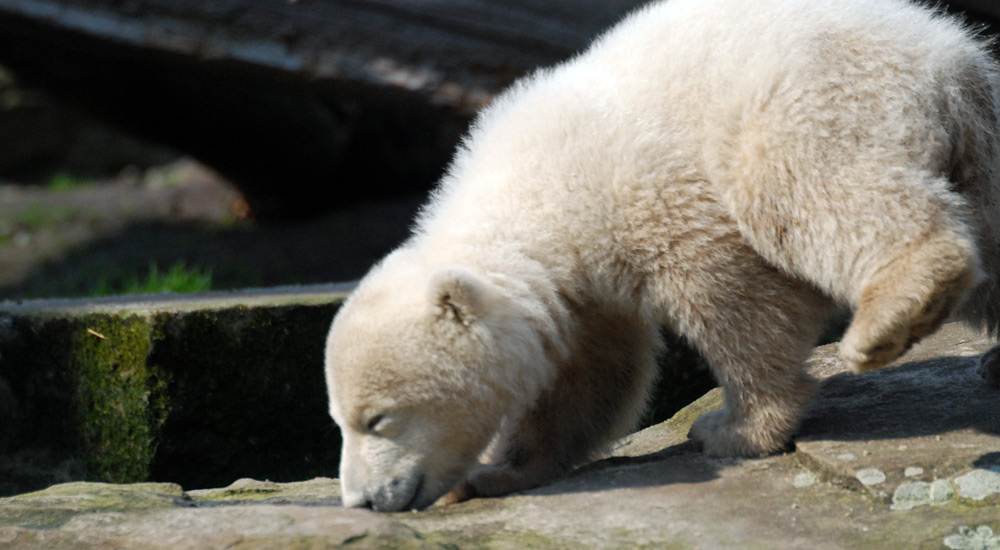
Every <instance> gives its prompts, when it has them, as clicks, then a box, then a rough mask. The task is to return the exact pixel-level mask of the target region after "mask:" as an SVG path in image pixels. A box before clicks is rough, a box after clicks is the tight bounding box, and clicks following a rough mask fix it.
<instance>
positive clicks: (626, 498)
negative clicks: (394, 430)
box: [0, 325, 1000, 550]
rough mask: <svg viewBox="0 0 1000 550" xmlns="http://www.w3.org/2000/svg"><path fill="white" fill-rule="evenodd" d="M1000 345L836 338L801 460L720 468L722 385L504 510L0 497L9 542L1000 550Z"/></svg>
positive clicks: (74, 495)
mask: <svg viewBox="0 0 1000 550" xmlns="http://www.w3.org/2000/svg"><path fill="white" fill-rule="evenodd" d="M991 344H992V341H991V340H990V339H987V338H984V337H983V336H982V335H979V334H977V333H974V332H971V331H969V330H968V329H965V328H963V327H961V326H958V325H947V326H946V327H944V328H943V329H942V330H941V331H939V332H938V333H937V334H935V335H934V336H933V337H931V338H929V339H927V340H926V341H925V342H922V343H920V344H918V345H917V346H916V347H915V348H914V349H913V350H912V351H911V352H910V353H909V354H907V355H906V356H905V357H904V358H903V359H902V360H901V361H900V362H899V363H900V364H898V365H896V366H894V367H890V368H887V369H885V370H881V371H876V372H871V373H867V374H864V375H852V374H848V373H846V372H844V369H843V367H842V365H841V363H840V360H839V357H838V356H837V351H836V345H828V346H823V347H820V348H818V349H817V351H816V353H815V354H814V355H813V358H812V360H811V361H810V367H811V369H812V371H813V372H814V373H815V374H816V375H817V376H821V377H823V378H824V382H823V385H822V387H821V389H820V392H819V395H818V396H817V399H816V401H815V403H814V404H813V405H812V406H811V407H810V409H809V412H808V415H807V418H806V421H805V422H804V424H803V426H802V430H801V433H800V435H799V437H798V441H797V447H796V450H795V451H793V452H790V453H787V454H783V455H778V456H772V457H767V458H762V459H721V458H710V457H706V456H705V455H703V454H702V453H700V452H697V451H696V450H695V449H694V448H693V447H692V445H691V444H690V443H687V442H686V437H685V434H686V433H687V430H688V428H689V427H690V425H691V422H692V421H693V420H694V419H695V418H696V417H697V416H698V415H700V414H702V413H703V412H705V411H708V410H712V409H714V408H717V407H719V406H720V405H721V395H720V393H719V392H718V391H717V390H713V391H711V392H709V393H708V394H707V395H705V396H704V397H703V398H702V399H699V400H698V401H696V402H695V403H693V404H691V405H690V406H689V407H688V408H686V409H684V410H682V411H680V412H679V413H678V414H676V415H675V416H674V417H673V418H672V419H671V420H670V421H667V422H665V423H662V424H660V425H657V426H654V427H651V428H649V429H647V430H644V431H642V432H639V433H637V434H634V435H632V436H630V437H628V438H626V439H624V440H622V441H621V442H620V443H619V445H618V446H617V447H616V448H615V449H614V451H613V453H612V455H611V456H609V457H608V458H605V459H603V460H599V461H597V462H594V463H592V464H589V465H587V466H584V467H583V468H580V469H579V470H577V471H576V472H574V473H572V474H570V475H569V476H567V477H566V478H565V479H562V480H559V481H556V482H555V483H552V484H549V485H547V486H544V487H539V488H537V489H534V490H531V491H525V492H523V493H520V494H516V495H511V496H508V497H504V498H495V499H474V500H471V501H468V502H463V503H459V504H453V505H448V506H443V507H437V508H432V509H430V510H428V511H423V512H417V513H413V512H401V513H396V514H377V513H374V512H371V511H368V510H357V509H354V510H349V509H344V508H342V507H340V499H339V496H340V488H339V484H338V482H337V481H336V480H334V479H328V478H315V479H312V480H308V481H303V482H295V483H275V482H273V481H255V480H250V479H243V480H239V481H237V482H235V483H232V484H230V485H228V486H226V487H224V488H220V489H206V490H186V489H189V488H187V487H182V486H180V485H177V484H170V483H143V484H103V483H69V484H63V485H57V486H54V487H51V488H48V489H46V490H44V491H40V492H36V493H31V494H25V495H19V496H15V497H10V498H3V499H0V546H3V547H4V548H16V549H22V548H31V549H33V548H46V549H48V550H53V549H55V550H60V549H70V548H98V547H123V548H130V549H139V550H145V549H148V550H154V549H155V550H161V549H163V550H166V549H169V550H178V549H192V550H194V549H199V550H200V549H205V548H290V547H295V548H353V549H364V548H373V549H374V548H442V549H444V548H450V549H454V548H462V549H463V550H464V549H480V548H481V549H499V548H510V549H513V548H537V549H579V548H607V549H626V548H628V549H631V548H691V549H699V548H704V549H719V548H761V549H764V548H768V549H769V548H782V549H803V550H805V549H808V550H825V549H879V550H882V549H897V548H899V549H903V548H905V549H908V550H909V549H935V550H937V549H941V548H945V549H953V550H958V549H981V550H988V549H995V548H1000V391H997V390H996V389H993V388H989V387H987V386H986V385H985V384H984V383H983V381H982V380H980V379H979V377H978V375H977V374H976V372H975V371H976V366H977V362H978V355H979V354H981V353H982V352H983V351H985V350H986V349H988V348H989V347H990V345H991Z"/></svg>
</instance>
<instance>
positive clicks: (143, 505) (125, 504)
mask: <svg viewBox="0 0 1000 550" xmlns="http://www.w3.org/2000/svg"><path fill="white" fill-rule="evenodd" d="M185 502H186V497H185V496H184V491H183V490H182V489H181V487H180V486H179V485H175V484H172V483H135V484H130V485H111V484H107V483H90V482H77V483H64V484H61V485H54V486H52V487H49V488H48V489H45V490H42V491H36V492H34V493H27V494H24V495H18V496H15V497H10V498H3V499H0V508H2V509H3V513H2V514H0V526H4V527H7V526H17V527H29V528H36V529H53V528H57V527H59V526H61V525H62V524H64V523H65V522H66V521H68V520H69V519H70V518H72V517H74V516H78V515H80V514H90V513H98V512H129V513H132V512H140V511H143V510H154V509H166V508H173V507H175V506H178V505H179V504H184V503H185Z"/></svg>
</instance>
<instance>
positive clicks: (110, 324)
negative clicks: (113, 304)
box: [68, 314, 167, 483]
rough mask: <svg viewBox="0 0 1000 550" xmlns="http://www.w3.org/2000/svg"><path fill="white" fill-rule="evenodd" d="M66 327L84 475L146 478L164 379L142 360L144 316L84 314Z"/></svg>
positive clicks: (146, 344)
mask: <svg viewBox="0 0 1000 550" xmlns="http://www.w3.org/2000/svg"><path fill="white" fill-rule="evenodd" d="M70 331H71V332H70V334H69V335H68V336H69V338H68V340H69V344H70V345H69V348H70V354H69V368H70V371H71V372H72V373H73V374H74V376H75V377H76V380H77V391H78V399H77V413H78V415H79V416H78V418H79V426H80V430H79V433H78V437H79V444H80V447H81V448H82V450H83V451H84V453H83V454H84V456H85V457H86V465H87V473H88V477H89V478H90V479H100V480H104V481H108V482H114V483H127V482H134V481H143V480H145V479H147V478H148V477H149V468H150V464H151V463H152V461H153V456H154V454H155V452H156V444H157V435H158V431H159V428H160V426H161V425H162V423H163V421H164V419H165V416H166V412H167V405H166V403H165V401H164V388H165V385H166V380H165V379H164V378H163V377H162V376H161V375H160V373H159V371H158V369H157V368H156V367H155V366H153V365H149V364H147V358H148V357H149V355H150V353H151V347H152V338H151V335H152V330H151V327H150V322H149V319H148V318H144V317H139V316H134V315H133V316H124V317H118V316H112V315H96V314H95V315H88V316H85V317H82V318H80V319H77V320H75V322H74V323H73V326H72V328H71V329H70Z"/></svg>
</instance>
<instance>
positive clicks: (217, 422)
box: [0, 285, 347, 494]
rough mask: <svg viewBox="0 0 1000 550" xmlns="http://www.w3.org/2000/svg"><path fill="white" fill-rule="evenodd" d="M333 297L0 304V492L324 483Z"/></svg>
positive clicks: (330, 460)
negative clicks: (248, 479) (263, 480)
mask: <svg viewBox="0 0 1000 550" xmlns="http://www.w3.org/2000/svg"><path fill="white" fill-rule="evenodd" d="M346 288H347V287H344V286H342V285H341V286H338V285H327V286H316V287H291V288H285V289H271V290H268V291H259V292H240V293H225V292H223V293H211V294H206V295H196V296H145V297H142V296H140V297H123V298H103V299H92V300H39V301H29V302H24V303H16V302H5V303H0V356H2V358H3V360H2V361H0V380H3V385H0V390H3V389H4V388H6V392H3V391H0V397H2V396H3V393H6V395H7V397H8V398H9V399H10V401H9V403H12V404H16V406H13V405H8V406H7V407H6V409H5V408H4V407H0V423H2V424H3V425H4V426H5V427H6V428H7V429H6V430H5V432H4V435H3V438H2V439H0V457H3V460H0V464H2V466H0V494H13V493H17V492H23V491H25V490H31V489H37V488H40V487H44V486H46V485H49V484H51V483H54V482H59V481H66V480H70V479H81V478H83V479H89V480H100V481H113V482H134V481H144V480H147V479H168V480H171V481H175V482H179V483H182V484H183V485H184V486H186V487H188V488H199V487H211V486H218V485H220V484H224V483H230V482H231V481H232V480H233V479H234V478H237V477H245V476H254V477H269V478H271V479H280V480H293V479H301V478H303V477H313V476H316V475H331V474H333V473H335V472H336V468H337V457H338V455H339V451H340V450H339V446H340V440H339V436H338V432H337V430H336V429H335V428H334V426H333V423H332V421H331V420H330V418H329V416H328V414H327V412H326V392H325V386H324V383H323V375H322V362H323V341H324V338H325V334H326V331H327V330H328V328H329V324H330V320H331V318H332V317H333V314H334V312H335V311H336V308H337V307H338V305H339V303H340V301H341V300H342V299H343V297H344V295H345V290H346ZM4 410H8V412H7V413H6V417H7V418H6V419H5V418H4V413H3V411H4ZM248 412H249V414H248ZM292 419H294V420H292ZM43 465H45V466H47V469H48V470H49V473H45V472H43V471H40V469H39V466H43Z"/></svg>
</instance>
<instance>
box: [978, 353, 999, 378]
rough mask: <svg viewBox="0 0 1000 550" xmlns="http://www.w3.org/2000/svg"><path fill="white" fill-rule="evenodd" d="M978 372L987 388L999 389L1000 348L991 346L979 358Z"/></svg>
mask: <svg viewBox="0 0 1000 550" xmlns="http://www.w3.org/2000/svg"><path fill="white" fill-rule="evenodd" d="M978 372H979V376H982V377H983V380H985V381H986V384H987V385H988V386H990V387H992V388H997V389H1000V346H993V348H992V349H990V350H989V351H987V352H986V353H984V354H983V356H982V357H980V358H979V371H978Z"/></svg>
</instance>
